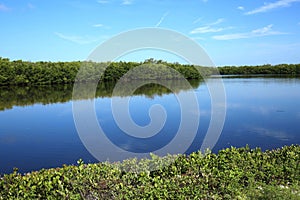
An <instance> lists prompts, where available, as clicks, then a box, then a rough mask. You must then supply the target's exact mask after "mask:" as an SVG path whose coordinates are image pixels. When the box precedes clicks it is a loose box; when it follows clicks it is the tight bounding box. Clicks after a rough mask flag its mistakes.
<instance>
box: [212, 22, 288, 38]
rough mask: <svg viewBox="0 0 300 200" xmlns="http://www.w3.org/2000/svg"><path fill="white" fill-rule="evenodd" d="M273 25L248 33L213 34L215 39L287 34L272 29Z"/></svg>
mask: <svg viewBox="0 0 300 200" xmlns="http://www.w3.org/2000/svg"><path fill="white" fill-rule="evenodd" d="M272 27H273V25H272V24H270V25H268V26H265V27H263V28H260V29H255V30H252V31H251V32H247V33H234V34H224V35H216V36H213V37H212V38H213V39H216V40H234V39H245V38H254V37H262V36H268V35H282V34H287V33H283V32H279V31H273V30H272Z"/></svg>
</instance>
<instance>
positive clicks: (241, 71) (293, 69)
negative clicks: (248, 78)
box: [218, 64, 300, 75]
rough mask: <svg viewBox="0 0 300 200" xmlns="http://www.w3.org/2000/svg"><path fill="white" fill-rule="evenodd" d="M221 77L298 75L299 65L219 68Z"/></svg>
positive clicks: (299, 71) (299, 72)
mask: <svg viewBox="0 0 300 200" xmlns="http://www.w3.org/2000/svg"><path fill="white" fill-rule="evenodd" d="M218 69H219V72H220V74H221V75H251V74H274V75H276V74H286V75H297V74H300V64H279V65H269V64H267V65H259V66H240V67H235V66H224V67H219V68H218Z"/></svg>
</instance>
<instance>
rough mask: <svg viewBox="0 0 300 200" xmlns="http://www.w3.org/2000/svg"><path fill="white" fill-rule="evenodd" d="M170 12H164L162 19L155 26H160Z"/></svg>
mask: <svg viewBox="0 0 300 200" xmlns="http://www.w3.org/2000/svg"><path fill="white" fill-rule="evenodd" d="M168 14H169V12H166V13H165V14H163V16H162V17H161V18H160V20H159V21H158V22H157V24H156V25H155V27H159V26H160V24H161V23H162V22H163V21H164V20H165V18H166V17H167V16H168Z"/></svg>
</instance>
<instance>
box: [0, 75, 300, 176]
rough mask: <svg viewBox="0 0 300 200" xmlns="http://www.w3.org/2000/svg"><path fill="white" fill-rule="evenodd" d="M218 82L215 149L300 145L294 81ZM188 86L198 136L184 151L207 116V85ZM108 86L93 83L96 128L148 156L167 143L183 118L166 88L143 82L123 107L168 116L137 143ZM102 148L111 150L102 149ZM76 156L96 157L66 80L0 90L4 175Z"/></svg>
mask: <svg viewBox="0 0 300 200" xmlns="http://www.w3.org/2000/svg"><path fill="white" fill-rule="evenodd" d="M212 80H213V79H212ZM223 82H224V86H225V89H226V97H227V115H226V120H225V124H224V129H223V131H222V133H221V136H220V138H219V140H218V142H217V144H216V145H215V147H214V148H213V151H214V152H217V151H218V150H220V149H223V148H226V147H230V146H236V147H242V146H245V145H246V144H248V145H249V146H250V147H251V148H254V147H261V148H262V149H263V150H266V149H273V148H278V147H282V146H284V145H290V144H300V134H299V130H300V123H299V122H300V103H299V102H300V79H299V78H279V77H277V78H276V77H275V78H274V77H267V78H265V77H255V78H250V77H246V78H245V77H244V78H243V77H239V78H234V77H226V78H224V79H223ZM168 84H170V85H172V86H173V87H175V86H176V88H177V90H176V93H177V94H183V95H184V93H186V92H190V91H188V90H187V88H184V87H183V86H182V85H181V83H180V81H170V82H169V83H168ZM191 85H192V87H193V91H194V92H195V94H196V95H197V98H198V102H199V111H200V121H199V129H198V133H197V135H196V138H195V140H194V141H193V142H192V145H191V146H190V147H189V148H188V149H187V151H186V153H191V152H193V151H197V150H199V148H200V147H201V144H202V140H203V138H204V135H205V133H206V131H207V128H208V125H209V122H210V116H211V110H210V109H211V102H210V95H209V92H208V90H207V87H206V85H205V82H201V81H196V82H192V83H191ZM113 87H114V85H113V84H110V83H106V84H102V85H100V86H99V88H98V90H97V92H96V98H95V107H96V115H97V119H98V121H99V124H100V126H101V127H102V128H103V130H104V131H105V132H106V133H109V134H108V135H107V136H108V138H109V139H110V140H111V141H112V142H113V143H114V144H115V145H117V146H119V147H120V148H122V149H123V150H126V151H131V152H136V153H147V152H151V151H154V150H157V149H160V148H162V147H164V146H165V145H166V144H168V143H169V142H171V141H172V138H174V136H175V134H176V131H177V129H178V127H179V124H180V120H181V119H180V109H179V104H178V101H177V99H176V96H175V95H174V94H173V93H172V92H171V91H170V90H168V89H166V88H163V87H160V86H157V85H146V86H144V87H142V88H140V89H139V90H138V91H136V92H135V94H134V95H132V97H131V100H130V108H129V110H130V114H131V116H132V119H133V120H134V122H135V123H137V124H138V125H140V126H146V125H147V124H149V123H150V118H149V113H148V112H149V108H150V107H151V106H153V105H155V104H159V105H161V106H163V107H164V109H165V111H166V113H167V115H168V117H167V120H166V123H165V126H164V127H163V129H162V130H161V131H160V132H159V134H157V135H155V136H153V137H151V138H148V139H147V140H140V139H137V138H134V137H131V138H130V137H127V136H126V135H125V134H124V133H123V132H122V130H120V129H119V128H118V126H117V125H116V123H115V122H114V119H113V116H112V113H111V100H112V98H122V97H119V96H112V90H113ZM193 114H195V112H193V111H191V112H190V115H193ZM187 134H189V133H187ZM177 145H180V144H177ZM174 148H176V145H174ZM103 151H104V152H105V151H109V149H107V148H106V147H103ZM115 153H116V155H117V154H118V152H115ZM166 153H168V152H166ZM79 158H82V159H83V160H84V161H85V162H97V160H96V159H95V158H94V157H93V156H92V155H91V154H90V153H89V152H88V151H87V150H86V148H85V147H84V145H83V144H82V142H81V140H80V138H79V136H78V134H77V131H76V128H75V125H74V121H73V115H72V86H71V85H64V86H51V87H49V86H43V87H42V86H41V87H1V88H0V173H9V172H11V171H12V169H13V167H17V168H19V171H20V172H28V171H32V170H38V169H41V168H50V167H59V166H61V165H62V164H75V163H76V161H77V160H78V159H79ZM103 161H104V160H103Z"/></svg>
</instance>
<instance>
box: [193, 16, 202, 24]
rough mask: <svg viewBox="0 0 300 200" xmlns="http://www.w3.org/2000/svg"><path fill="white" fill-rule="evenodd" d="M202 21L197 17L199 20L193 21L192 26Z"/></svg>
mask: <svg viewBox="0 0 300 200" xmlns="http://www.w3.org/2000/svg"><path fill="white" fill-rule="evenodd" d="M201 20H202V17H199V18H197V19H195V20H194V21H193V24H197V23H198V22H200V21H201Z"/></svg>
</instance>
